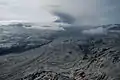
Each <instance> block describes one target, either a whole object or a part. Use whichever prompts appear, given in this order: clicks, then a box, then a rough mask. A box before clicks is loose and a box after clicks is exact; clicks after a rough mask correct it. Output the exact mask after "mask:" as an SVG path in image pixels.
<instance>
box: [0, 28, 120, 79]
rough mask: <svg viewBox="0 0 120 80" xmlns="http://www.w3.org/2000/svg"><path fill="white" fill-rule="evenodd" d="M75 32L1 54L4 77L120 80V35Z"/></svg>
mask: <svg viewBox="0 0 120 80" xmlns="http://www.w3.org/2000/svg"><path fill="white" fill-rule="evenodd" d="M71 31H72V30H70V32H71ZM72 32H74V33H75V34H71V35H69V36H67V35H63V33H64V34H65V33H67V34H68V33H69V32H62V33H61V32H60V34H57V35H58V36H57V37H56V38H55V39H53V40H51V41H50V42H48V43H46V44H44V45H42V46H41V47H37V48H34V49H30V50H27V51H24V52H21V53H20V54H9V55H5V56H0V80H120V69H119V68H120V42H119V41H120V34H119V33H113V32H112V33H111V32H109V33H108V34H107V35H102V36H101V35H99V36H98V35H97V36H96V35H94V36H88V35H80V37H79V36H74V35H76V33H77V32H75V31H72ZM84 36H87V37H84ZM38 44H39V43H38Z"/></svg>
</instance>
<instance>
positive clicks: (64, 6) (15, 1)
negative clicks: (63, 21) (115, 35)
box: [0, 0, 120, 25]
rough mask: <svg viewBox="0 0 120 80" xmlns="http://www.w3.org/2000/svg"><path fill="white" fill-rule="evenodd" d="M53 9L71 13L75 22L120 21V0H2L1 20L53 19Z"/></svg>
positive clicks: (44, 20)
mask: <svg viewBox="0 0 120 80" xmlns="http://www.w3.org/2000/svg"><path fill="white" fill-rule="evenodd" d="M52 11H59V12H62V13H66V14H70V15H71V16H72V17H74V18H75V20H76V21H75V23H74V24H82V25H84V24H85V25H92V24H98V25H99V24H109V23H120V15H119V14H120V0H0V21H4V20H23V21H24V20H25V21H26V20H27V21H33V22H46V21H53V20H54V19H55V17H54V15H53V14H51V12H52Z"/></svg>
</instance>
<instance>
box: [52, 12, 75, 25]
mask: <svg viewBox="0 0 120 80" xmlns="http://www.w3.org/2000/svg"><path fill="white" fill-rule="evenodd" d="M53 15H56V16H57V17H59V19H57V20H56V21H55V22H62V23H68V24H72V23H74V22H75V18H74V17H72V16H71V15H69V14H66V13H62V12H53Z"/></svg>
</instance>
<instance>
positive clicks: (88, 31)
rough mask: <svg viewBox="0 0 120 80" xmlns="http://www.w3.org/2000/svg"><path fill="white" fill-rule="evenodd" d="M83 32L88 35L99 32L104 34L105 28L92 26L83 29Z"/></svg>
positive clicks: (98, 33)
mask: <svg viewBox="0 0 120 80" xmlns="http://www.w3.org/2000/svg"><path fill="white" fill-rule="evenodd" d="M82 33H83V34H88V35H100V34H106V33H107V31H106V29H104V28H102V27H99V28H93V29H89V30H83V31H82Z"/></svg>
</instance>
